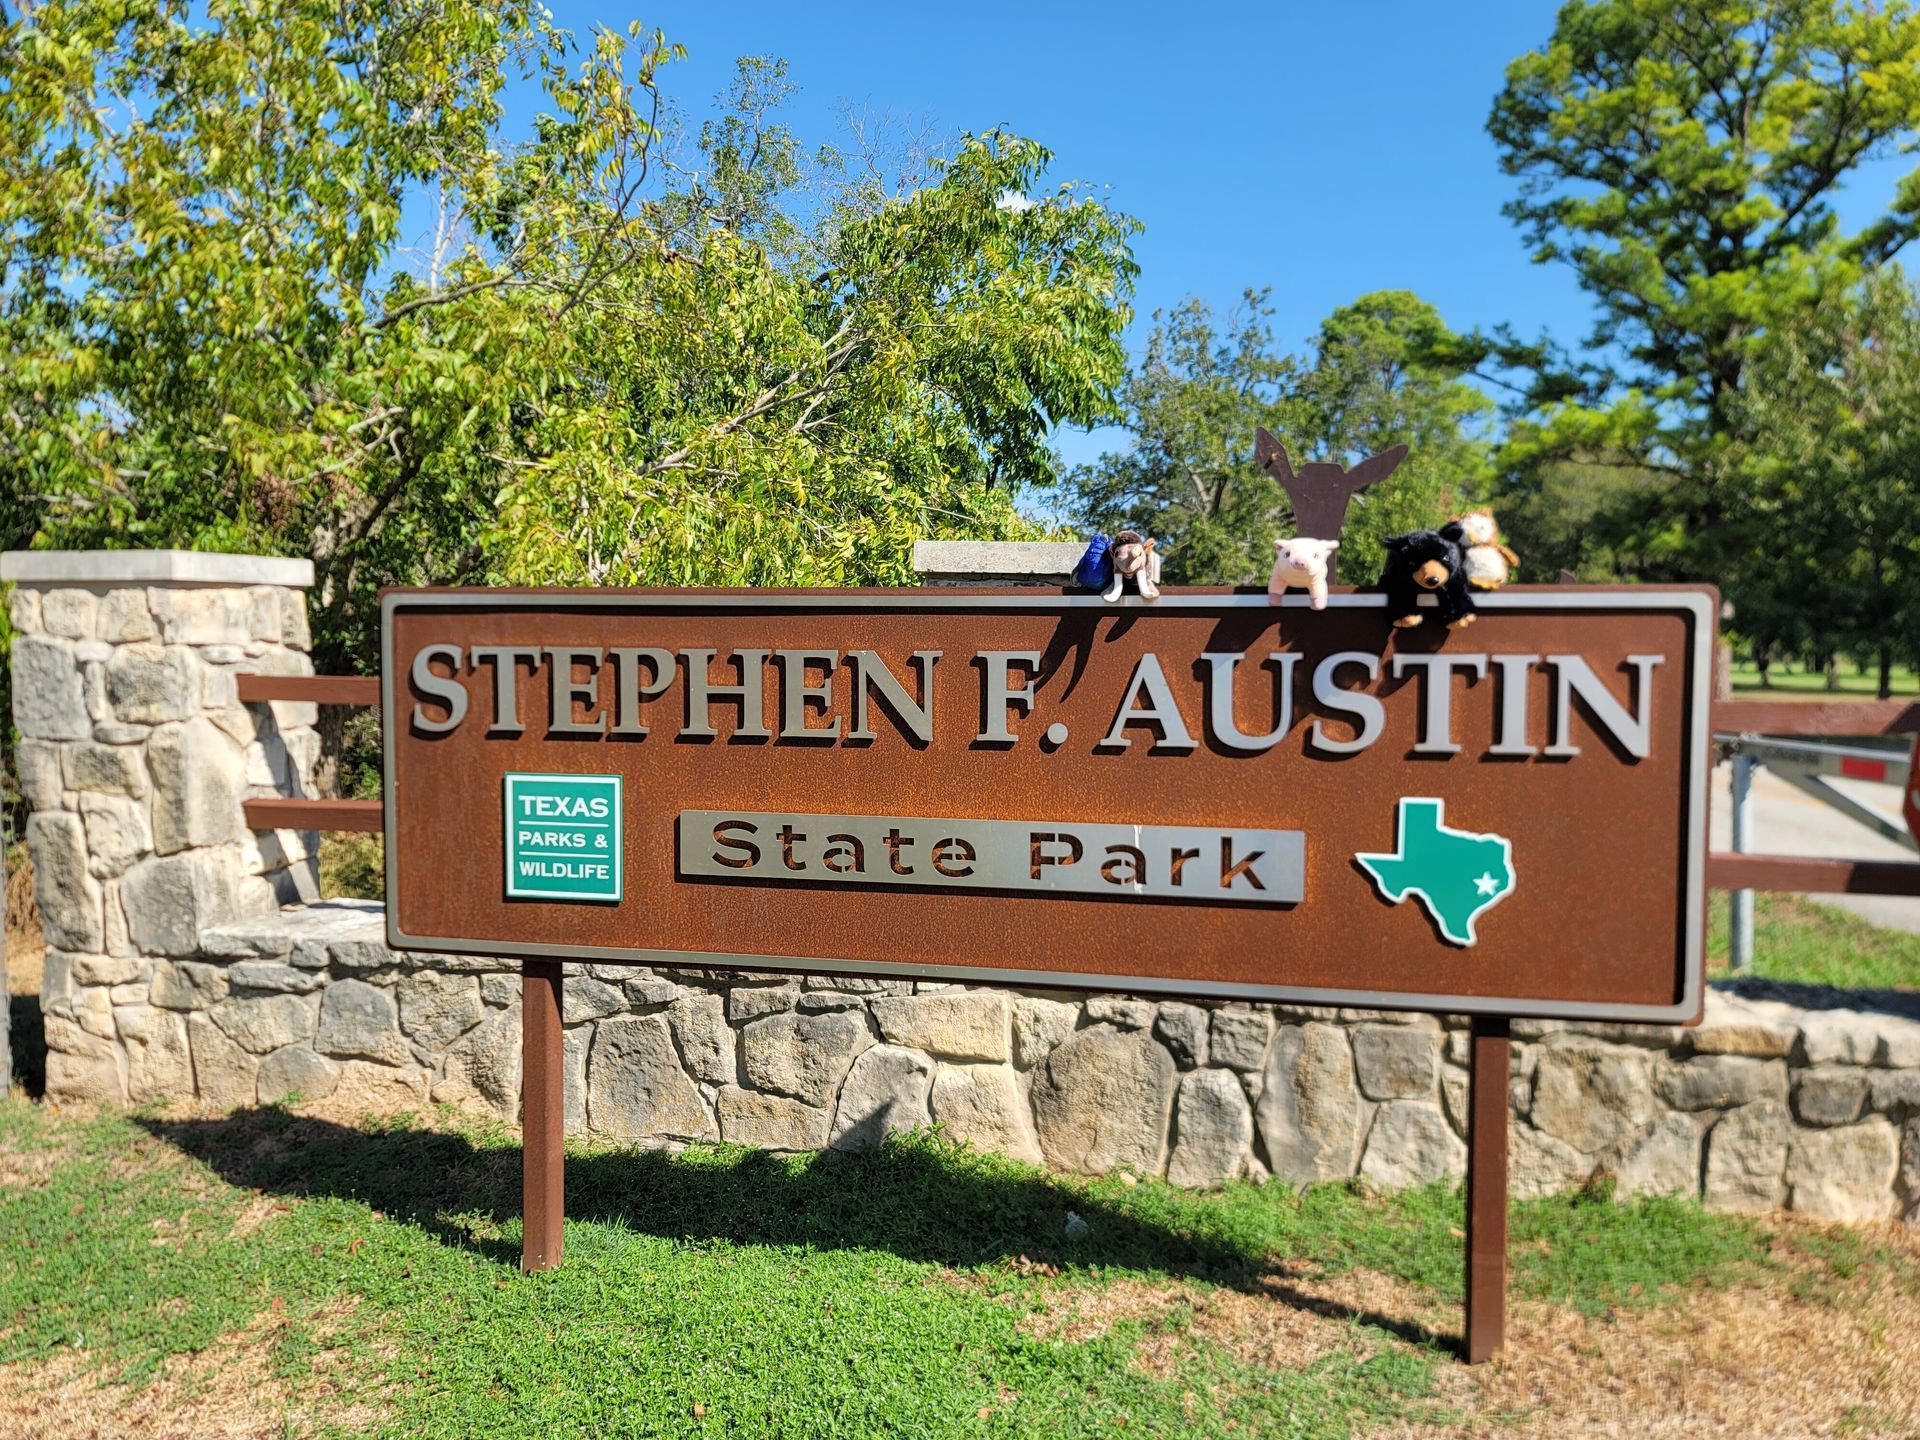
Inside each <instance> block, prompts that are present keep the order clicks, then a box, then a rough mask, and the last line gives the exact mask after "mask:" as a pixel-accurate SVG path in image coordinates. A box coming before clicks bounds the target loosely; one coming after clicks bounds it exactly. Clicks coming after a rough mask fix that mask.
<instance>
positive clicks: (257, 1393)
mask: <svg viewBox="0 0 1920 1440" xmlns="http://www.w3.org/2000/svg"><path fill="white" fill-rule="evenodd" d="M352 1309H353V1306H352V1304H351V1303H343V1304H340V1305H337V1306H334V1307H332V1308H330V1309H329V1310H328V1311H326V1312H323V1314H322V1315H321V1317H320V1318H319V1319H318V1320H317V1321H316V1322H315V1326H314V1330H315V1335H316V1338H318V1339H320V1340H321V1343H322V1344H324V1343H325V1338H326V1337H328V1336H334V1335H338V1334H340V1333H341V1332H343V1331H344V1329H345V1327H346V1325H347V1322H348V1319H349V1317H350V1315H351V1313H352ZM284 1325H285V1322H284V1321H282V1320H280V1319H278V1318H277V1317H274V1316H271V1315H270V1316H268V1317H264V1319H263V1322H262V1323H260V1324H258V1325H256V1326H254V1327H252V1328H251V1329H249V1330H247V1331H246V1332H244V1333H235V1334H228V1335H223V1336H222V1337H220V1339H219V1340H218V1341H217V1342H215V1343H214V1344H213V1345H210V1346H208V1347H207V1348H206V1349H205V1350H202V1351H199V1352H198V1353H196V1354H193V1355H184V1356H176V1357H174V1358H173V1359H171V1360H169V1361H168V1362H167V1363H166V1365H165V1367H164V1368H163V1369H162V1371H161V1372H160V1374H159V1375H158V1376H156V1377H155V1378H154V1379H153V1380H152V1381H151V1382H150V1383H148V1384H145V1385H128V1384H122V1383H120V1382H117V1381H112V1380H104V1381H103V1380H102V1379H101V1378H100V1376H99V1372H98V1370H97V1369H96V1368H95V1366H94V1365H93V1363H92V1357H90V1356H88V1355H86V1354H84V1353H83V1352H78V1351H73V1350H63V1351H61V1352H59V1353H57V1354H55V1355H52V1356H48V1357H46V1358H43V1359H39V1360H33V1361H18V1362H15V1363H13V1364H10V1365H0V1435H8V1436H13V1435H19V1436H29V1435H30V1436H33V1437H34V1440H136V1437H137V1440H285V1437H288V1436H299V1435H307V1434H311V1433H313V1432H314V1431H315V1430H317V1429H318V1428H319V1427H321V1426H322V1425H327V1426H339V1427H341V1428H343V1429H346V1430H348V1431H362V1430H370V1429H372V1428H375V1427H376V1426H378V1425H379V1424H380V1423H381V1422H382V1421H383V1420H384V1419H385V1418H386V1415H387V1411H386V1407H385V1406H384V1404H383V1403H381V1401H380V1398H379V1397H377V1396H371V1395H368V1394H365V1393H363V1392H356V1390H355V1388H354V1386H353V1385H352V1384H351V1382H350V1381H349V1380H348V1379H347V1378H346V1374H347V1372H346V1362H345V1358H344V1356H343V1354H342V1352H340V1351H338V1350H323V1351H322V1353H321V1354H320V1355H319V1356H318V1357H317V1358H316V1360H315V1363H314V1366H313V1369H312V1372H311V1374H310V1375H309V1376H308V1377H307V1378H306V1379H305V1381H304V1382H303V1383H302V1384H301V1385H299V1386H297V1387H296V1386H294V1385H292V1384H290V1383H289V1382H287V1381H285V1380H281V1379H278V1378H276V1377H275V1376H274V1375H273V1374H272V1369H271V1366H270V1364H269V1361H268V1357H269V1355H270V1354H271V1352H272V1348H273V1344H274V1341H275V1340H276V1339H277V1338H278V1334H279V1332H280V1331H281V1330H282V1329H283V1328H284Z"/></svg>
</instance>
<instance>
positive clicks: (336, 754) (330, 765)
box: [313, 705, 353, 800]
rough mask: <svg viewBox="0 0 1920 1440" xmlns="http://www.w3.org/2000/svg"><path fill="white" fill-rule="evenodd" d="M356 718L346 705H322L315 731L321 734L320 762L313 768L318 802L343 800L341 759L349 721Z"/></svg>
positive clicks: (314, 791) (314, 788) (314, 787)
mask: <svg viewBox="0 0 1920 1440" xmlns="http://www.w3.org/2000/svg"><path fill="white" fill-rule="evenodd" d="M352 714H353V711H352V709H351V708H350V707H349V706H346V705H322V706H321V707H320V718H319V719H318V720H316V721H315V722H314V729H315V730H317V731H318V732H319V734H320V758H319V759H318V760H317V761H315V762H314V766H313V793H314V798H315V799H318V800H338V799H339V798H340V756H341V754H342V752H343V751H344V750H345V749H346V737H347V719H348V717H349V716H351V715H352Z"/></svg>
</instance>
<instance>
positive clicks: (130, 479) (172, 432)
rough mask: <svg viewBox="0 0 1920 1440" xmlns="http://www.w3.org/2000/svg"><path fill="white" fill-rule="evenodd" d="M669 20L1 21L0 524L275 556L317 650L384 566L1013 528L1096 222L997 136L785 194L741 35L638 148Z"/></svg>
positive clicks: (1102, 225) (355, 642)
mask: <svg viewBox="0 0 1920 1440" xmlns="http://www.w3.org/2000/svg"><path fill="white" fill-rule="evenodd" d="M679 53H680V52H679V50H678V48H677V47H675V46H672V45H670V44H668V43H667V42H666V40H665V39H664V38H663V37H662V36H661V35H659V34H658V33H657V32H654V33H648V32H643V31H641V30H640V29H639V28H638V26H634V27H630V28H629V29H628V30H627V31H625V32H623V33H617V34H616V33H612V32H606V31H595V32H593V33H592V34H590V35H588V36H586V37H582V38H580V39H578V40H576V37H574V36H572V35H571V34H569V33H567V32H564V31H561V30H557V29H555V28H554V27H553V26H552V25H551V23H550V22H549V20H548V19H547V18H546V12H545V11H542V10H539V9H538V8H537V7H535V8H529V7H526V6H524V5H520V4H508V5H505V6H498V5H481V4H471V3H465V0H399V3H394V4H389V3H380V4H372V3H366V0H346V3H344V4H343V3H333V0H329V3H324V4H323V3H319V0H252V3H236V0H216V3H214V4H212V5H210V6H206V5H199V4H192V3H188V0H49V3H47V4H43V5H37V6H33V7H30V8H28V9H27V10H26V11H24V13H20V14H17V15H13V16H10V17H8V18H6V19H5V21H4V24H3V27H0V228H4V230H5V231H6V233H7V234H8V235H9V237H10V240H11V245H10V249H9V255H8V259H7V261H6V269H5V272H4V273H5V279H4V283H3V284H0V343H3V344H4V345H5V347H6V349H7V351H8V353H9V357H10V364H9V365H8V366H7V367H6V369H5V371H4V372H3V373H0V532H3V533H0V542H4V543H5V544H8V545H18V544H23V543H24V544H35V545H49V546H50V545H74V546H121V545H130V546H150V545H184V546H192V547H196V548H202V549H245V550H255V551H267V552H273V553H284V554H294V555H310V556H312V557H313V559H314V561H315V564H316V566H317V570H318V577H317V585H316V590H315V602H316V614H315V632H316V634H315V638H316V649H315V658H316V660H317V662H318V663H319V665H320V667H321V668H322V669H327V670H337V669H346V668H355V669H362V668H365V667H366V666H367V665H368V664H370V663H371V661H372V658H373V655H374V652H375V647H374V645H373V644H372V640H371V637H372V625H373V617H374V614H375V609H374V597H375V593H376V591H377V590H378V588H379V587H380V586H381V585H384V584H391V583H425V582H479V581H487V580H502V579H504V580H540V581H554V582H562V583H582V582H586V583H594V584H613V583H625V582H634V581H650V582H662V583H781V582H790V583H816V582H817V583H829V582H848V581H869V582H871V581H890V580H893V581H897V580H901V579H904V578H906V570H907V554H908V549H907V547H908V542H909V541H911V540H912V539H914V538H918V537H919V536H921V535H926V534H940V535H962V534H984V535H1005V534H1012V533H1024V531H1025V529H1026V528H1027V522H1024V521H1022V520H1021V519H1020V518H1019V516H1018V515H1017V514H1016V513H1015V511H1014V509H1013V505H1012V500H1011V495H1012V492H1013V491H1014V490H1015V488H1017V487H1018V486H1019V485H1021V484H1024V483H1030V482H1034V481H1040V480H1045V479H1047V478H1050V476H1051V461H1050V457H1049V456H1048V453H1047V451H1046V447H1045V436H1046V433H1047V430H1048V427H1049V426H1050V425H1051V424H1053V423H1055V422H1057V421H1061V420H1075V421H1081V422H1088V421H1092V420H1096V419H1098V418H1100V417H1102V416H1104V415H1105V414H1106V413H1108V410H1109V408H1110V405H1111V402H1112V397H1113V393H1114V390H1115V387H1116V386H1117V384H1118V381H1119V379H1120V376H1121V374H1122V369H1123V355H1122V352H1121V349H1120V343H1119V335H1120V332H1121V329H1122V327H1123V326H1124V325H1125V323H1126V321H1127V310H1126V299H1127V295H1128V292H1129V288H1130V286H1131V283H1132V279H1133V274H1134V269H1133V262H1132V258H1131V255H1130V253H1129V250H1128V239H1129V237H1130V235H1131V233H1132V231H1133V228H1134V227H1133V225H1132V222H1131V221H1129V220H1127V219H1126V218H1125V217H1124V216H1121V215H1118V214H1117V213H1115V212H1113V211H1111V210H1110V209H1108V208H1107V207H1106V206H1105V205H1104V204H1102V203H1101V202H1100V201H1098V200H1096V199H1093V198H1089V197H1087V196H1086V195H1084V194H1082V193H1080V192H1079V191H1076V190H1074V189H1073V188H1072V187H1059V188H1056V189H1054V190H1051V191H1049V192H1047V193H1044V194H1041V193H1037V187H1038V186H1039V184H1040V181H1041V172H1042V170H1043V169H1044V167H1045V165H1046V163H1047V159H1048V157H1047V153H1046V152H1045V151H1044V150H1043V149H1042V148H1041V147H1040V146H1038V145H1036V144H1034V143H1033V142H1031V141H1028V140H1023V139H1020V138H1017V137H1013V136H1004V135H989V136H983V137H979V138H975V139H969V140H966V141H964V142H963V143H962V144H960V145H959V146H958V148H957V149H956V151H955V153H954V154H953V155H952V156H951V158H950V159H949V160H948V161H947V162H945V163H944V164H943V165H942V166H940V167H939V168H938V169H937V171H936V172H934V173H933V174H931V175H927V176H923V177H919V178H918V179H916V180H915V181H913V182H912V183H910V184H908V185H907V186H906V187H905V188H904V189H903V190H902V191H901V192H900V193H897V194H895V193H882V192H880V191H878V190H876V189H875V187H874V185H873V184H871V183H869V182H866V181H862V182H860V183H848V184H845V185H842V186H840V187H839V188H838V189H837V190H836V191H834V192H833V193H831V194H829V195H827V196H826V197H825V198H824V199H823V198H821V197H820V196H818V195H816V194H814V193H812V192H810V191H804V190H800V189H796V188H795V187H796V185H797V183H798V181H799V180H800V178H801V176H802V171H803V168H804V167H803V155H802V151H801V149H800V146H799V144H798V142H797V140H796V139H795V138H794V137H793V136H792V135H791V134H790V133H789V132H787V131H786V130H785V129H784V128H783V127H781V126H780V125H779V124H778V122H777V118H776V115H775V111H776V108H777V105H778V103H779V101H780V99H781V98H782V96H783V95H784V93H785V91H786V89H787V88H788V87H787V86H786V84H785V80H784V70H783V67H782V66H780V65H779V64H778V63H777V62H772V61H766V60H749V61H746V62H743V64H742V68H741V72H740V78H739V81H738V83H737V85H736V86H735V88H734V90H733V92H731V96H730V100H729V109H728V110H727V112H726V113H725V114H724V115H723V116H721V117H720V118H719V119H717V120H715V121H714V122H712V123H710V124H709V125H707V126H706V127H705V128H704V129H703V131H702V132H701V134H700V136H699V137H698V140H697V141H696V142H694V144H693V146H692V148H693V149H694V150H695V151H696V152H697V153H698V155H699V157H700V161H701V162H702V163H701V164H700V165H699V166H698V168H697V169H691V170H690V169H682V168H680V167H675V166H668V165H664V164H662V163H661V161H660V159H659V152H660V151H661V150H662V148H663V145H662V142H663V139H664V138H665V137H664V136H663V132H662V130H661V128H660V125H659V120H658V115H659V109H660V98H659V91H658V83H657V76H658V74H659V72H660V69H661V67H662V66H663V65H666V64H668V63H669V62H671V61H672V60H674V59H675V58H676V57H677V56H678V55H679ZM516 74H518V75H530V76H533V77H535V78H537V79H538V81H539V83H540V85H541V86H542V88H543V90H544V94H545V97H546V113H545V114H543V115H542V116H541V117H540V118H539V120H538V121H537V123H536V125H535V129H534V133H533V135H532V137H531V139H530V140H528V141H527V142H526V143H523V144H517V145H515V144H510V143H509V142H508V139H507V137H505V136H504V135H503V134H502V132H501V107H500V95H501V88H502V85H503V84H504V83H505V80H506V78H507V77H508V76H511V75H516ZM827 159H828V160H829V161H830V162H832V164H829V165H828V166H827V167H826V168H828V169H831V168H832V165H833V164H842V163H843V162H842V161H841V160H839V159H837V158H836V157H831V156H829V157H827ZM1008 193H1014V194H1019V195H1030V196H1031V202H1032V203H1030V204H1028V203H1025V202H1024V201H1023V202H1022V204H1020V205H1008V204H1005V203H1003V202H1002V197H1003V195H1005V194H1008ZM410 202H411V203H413V204H414V205H416V206H420V205H425V206H426V207H428V208H429V209H431V210H432V211H433V212H434V213H435V214H436V215H437V223H436V225H435V228H434V233H433V235H432V237H431V239H430V241H429V243H428V245H427V248H426V250H425V251H424V253H415V252H414V251H412V250H409V249H407V248H403V246H402V244H401V241H402V239H403V237H402V235H401V233H400V229H399V226H400V217H401V215H402V211H403V208H404V207H406V206H407V205H408V204H409V203H410Z"/></svg>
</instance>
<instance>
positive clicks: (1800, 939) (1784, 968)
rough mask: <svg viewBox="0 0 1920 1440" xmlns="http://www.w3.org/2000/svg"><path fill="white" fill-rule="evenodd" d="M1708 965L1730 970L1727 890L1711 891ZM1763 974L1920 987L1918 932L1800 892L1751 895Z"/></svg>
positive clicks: (1756, 958)
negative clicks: (1878, 922)
mask: <svg viewBox="0 0 1920 1440" xmlns="http://www.w3.org/2000/svg"><path fill="white" fill-rule="evenodd" d="M1707 905H1708V912H1709V923H1708V930H1707V969H1708V972H1709V973H1710V974H1718V975H1725V974H1727V973H1728V971H1727V895H1726V892H1725V891H1721V890H1715V891H1712V892H1711V893H1710V894H1709V895H1708V897H1707ZM1752 973H1753V974H1754V975H1755V976H1756V977H1758V978H1759V979H1762V980H1786V981H1792V982H1794V983H1796V984H1801V985H1838V986H1842V987H1844V988H1848V989H1864V990H1914V989H1920V935H1910V934H1908V933H1907V932H1906V931H1904V930H1888V929H1885V928H1883V927H1881V926H1879V925H1874V924H1872V923H1870V922H1868V921H1866V920H1862V919H1861V918H1860V917H1859V916H1857V915H1851V914H1849V913H1848V912H1846V911H1845V910H1841V909H1839V908H1837V907H1835V906H1832V905H1822V904H1821V903H1820V902H1819V901H1817V900H1809V899H1807V898H1806V897H1805V896H1803V895H1772V894H1766V893H1764V892H1763V893H1761V894H1759V895H1756V896H1754V925H1753V971H1752Z"/></svg>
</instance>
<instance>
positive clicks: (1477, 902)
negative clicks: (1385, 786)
mask: <svg viewBox="0 0 1920 1440" xmlns="http://www.w3.org/2000/svg"><path fill="white" fill-rule="evenodd" d="M1445 817H1446V802H1445V801H1444V800H1433V799H1428V798H1425V797H1418V798H1416V797H1406V798H1403V799H1402V800H1401V801H1400V826H1399V835H1398V839H1397V841H1396V843H1395V846H1394V850H1393V853H1391V854H1385V855H1383V854H1374V853H1365V852H1363V853H1361V854H1358V855H1355V856H1354V857H1353V858H1354V859H1355V860H1356V861H1357V862H1358V863H1359V865H1360V868H1361V869H1363V870H1365V871H1366V872H1367V874H1368V876H1369V877H1370V878H1371V879H1372V880H1373V883H1374V885H1375V887H1376V888H1377V889H1378V890H1379V891H1380V893H1381V895H1382V896H1384V897H1385V898H1386V899H1387V900H1388V901H1390V902H1391V903H1392V904H1395V905H1398V904H1399V903H1400V902H1401V901H1402V900H1404V899H1406V898H1407V897H1408V896H1409V895H1415V896H1418V897H1419V899H1420V902H1421V903H1422V904H1423V905H1425V906H1426V908H1427V913H1428V914H1429V915H1431V916H1432V917H1433V923H1434V925H1435V926H1436V927H1437V928H1438V929H1439V931H1440V938H1441V939H1443V940H1446V941H1448V942H1450V943H1451V944H1454V945H1471V944H1473V943H1474V941H1475V940H1476V939H1477V938H1478V937H1477V936H1476V935H1475V933H1474V922H1475V921H1477V920H1478V919H1479V918H1480V917H1481V915H1483V914H1484V913H1485V912H1486V911H1487V910H1488V909H1490V908H1491V907H1492V906H1494V905H1497V904H1499V903H1500V901H1502V900H1504V899H1506V897H1507V896H1508V895H1510V894H1511V893H1512V892H1513V842H1512V841H1511V840H1509V839H1507V838H1506V837H1505V836H1504V835H1477V834H1475V833H1474V832H1473V831H1471V830H1454V829H1450V828H1449V827H1447V826H1446V825H1443V824H1441V823H1440V822H1441V821H1442V820H1443V819H1444V818H1445Z"/></svg>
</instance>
